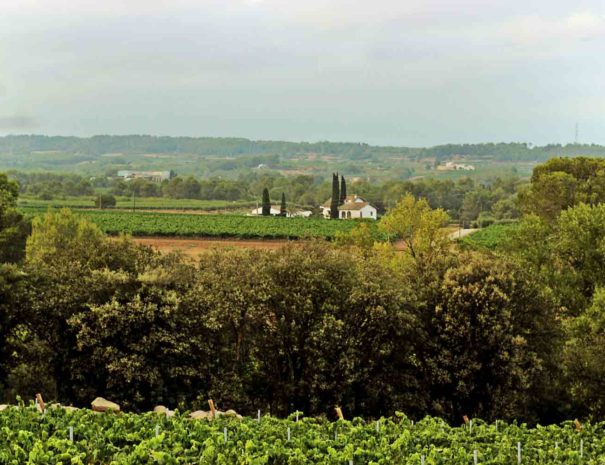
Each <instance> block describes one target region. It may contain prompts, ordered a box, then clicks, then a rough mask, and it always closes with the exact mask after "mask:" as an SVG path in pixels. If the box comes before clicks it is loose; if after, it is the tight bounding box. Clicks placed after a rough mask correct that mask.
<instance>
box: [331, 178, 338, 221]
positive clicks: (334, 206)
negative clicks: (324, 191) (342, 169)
mask: <svg viewBox="0 0 605 465" xmlns="http://www.w3.org/2000/svg"><path fill="white" fill-rule="evenodd" d="M339 202H340V188H339V186H338V173H332V201H331V202H330V218H332V219H338V205H339Z"/></svg>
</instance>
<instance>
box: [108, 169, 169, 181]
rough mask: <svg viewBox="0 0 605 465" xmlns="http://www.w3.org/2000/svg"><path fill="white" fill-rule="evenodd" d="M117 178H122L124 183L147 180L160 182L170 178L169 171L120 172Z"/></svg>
mask: <svg viewBox="0 0 605 465" xmlns="http://www.w3.org/2000/svg"><path fill="white" fill-rule="evenodd" d="M118 177H119V178H124V180H125V181H129V180H131V179H148V180H149V181H155V182H162V181H167V180H169V179H170V178H171V173H170V171H132V170H120V171H118Z"/></svg>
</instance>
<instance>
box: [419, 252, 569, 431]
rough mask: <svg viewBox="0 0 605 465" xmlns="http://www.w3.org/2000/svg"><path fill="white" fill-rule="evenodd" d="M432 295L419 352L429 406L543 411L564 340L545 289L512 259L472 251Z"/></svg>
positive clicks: (497, 413)
mask: <svg viewBox="0 0 605 465" xmlns="http://www.w3.org/2000/svg"><path fill="white" fill-rule="evenodd" d="M437 295H438V298H437V301H436V302H435V304H434V307H432V316H431V320H430V322H428V323H427V324H428V327H427V334H429V335H430V340H431V342H430V343H429V344H430V346H431V347H432V349H430V351H429V352H430V353H429V354H427V355H426V356H423V357H425V361H426V365H425V367H426V370H427V376H428V379H429V382H430V384H431V399H432V401H433V405H434V408H435V413H437V414H439V415H446V416H448V417H450V418H452V420H454V419H459V418H460V417H461V416H462V415H472V416H481V417H482V418H491V419H494V418H498V417H500V418H511V419H512V418H516V417H518V416H524V417H525V418H528V417H531V415H534V416H535V418H538V417H539V416H541V415H542V414H544V413H545V412H542V411H540V407H541V406H542V407H543V406H544V405H545V403H546V402H547V401H548V400H549V398H550V397H551V396H552V392H553V389H555V386H554V385H553V384H552V382H550V381H548V380H549V378H550V376H552V375H553V374H554V373H556V371H557V368H556V367H557V365H558V362H559V360H558V353H559V348H560V346H561V341H562V337H561V336H562V335H561V331H560V328H559V320H558V318H557V311H556V305H555V304H554V301H553V300H552V297H551V295H550V293H549V291H548V289H544V287H543V286H542V284H541V283H540V281H539V280H536V279H534V278H533V277H532V276H531V275H530V274H528V273H525V272H524V271H523V269H522V268H520V267H519V266H516V265H515V264H513V263H510V262H506V261H502V260H494V258H493V257H487V256H479V255H474V256H466V257H461V259H460V264H459V265H458V266H456V267H454V268H451V269H449V270H448V271H447V273H446V275H445V278H444V280H443V283H442V285H441V287H440V289H439V290H438V291H437ZM549 383H550V384H549ZM551 415H553V417H556V414H555V412H551ZM553 420H557V418H551V421H553Z"/></svg>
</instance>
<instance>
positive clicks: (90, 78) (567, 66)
mask: <svg viewBox="0 0 605 465" xmlns="http://www.w3.org/2000/svg"><path fill="white" fill-rule="evenodd" d="M576 122H578V123H579V128H580V141H581V142H595V143H605V2H604V1H603V0H573V1H571V0H535V1H532V0H483V1H481V0H457V1H454V0H221V1H218V0H217V1H213V0H195V1H194V0H169V1H162V0H102V1H101V0H10V1H9V0H0V134H9V133H12V134H15V133H40V134H62V135H80V136H87V135H93V134H133V133H145V134H154V135H189V136H241V137H248V138H252V139H284V140H294V141H299V140H306V141H317V140H332V141H359V142H368V143H372V144H382V145H387V144H397V145H409V146H425V145H435V144H441V143H448V142H451V143H458V142H488V141H524V142H533V143H538V144H543V143H549V142H560V143H566V142H573V139H574V127H575V124H576Z"/></svg>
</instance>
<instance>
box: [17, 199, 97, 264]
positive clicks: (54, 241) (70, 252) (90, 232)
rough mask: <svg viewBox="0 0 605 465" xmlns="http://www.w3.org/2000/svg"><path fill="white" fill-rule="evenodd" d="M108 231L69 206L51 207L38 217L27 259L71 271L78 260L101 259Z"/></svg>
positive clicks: (33, 226)
mask: <svg viewBox="0 0 605 465" xmlns="http://www.w3.org/2000/svg"><path fill="white" fill-rule="evenodd" d="M104 240H105V239H104V235H103V233H102V232H101V230H100V229H99V228H98V226H96V225H94V224H92V223H90V222H88V221H87V220H85V219H83V218H80V217H78V216H77V215H75V214H74V213H73V212H72V211H71V210H69V209H66V208H64V209H62V210H59V211H50V212H48V213H46V214H45V215H44V216H42V217H36V218H34V220H33V222H32V233H31V235H30V237H29V238H28V239H27V245H26V260H27V263H28V264H30V265H32V266H36V267H41V268H62V269H65V270H66V271H69V269H70V266H73V265H75V264H76V263H81V264H91V265H93V264H95V263H99V259H100V256H99V249H100V248H101V246H102V244H103V242H104Z"/></svg>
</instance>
